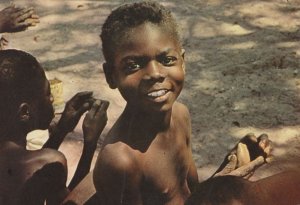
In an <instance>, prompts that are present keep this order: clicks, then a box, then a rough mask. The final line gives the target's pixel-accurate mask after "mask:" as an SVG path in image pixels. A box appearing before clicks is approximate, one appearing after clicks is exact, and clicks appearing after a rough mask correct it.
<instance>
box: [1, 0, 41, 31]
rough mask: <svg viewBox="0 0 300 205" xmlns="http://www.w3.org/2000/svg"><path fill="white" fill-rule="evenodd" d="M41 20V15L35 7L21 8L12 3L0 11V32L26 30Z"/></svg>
mask: <svg viewBox="0 0 300 205" xmlns="http://www.w3.org/2000/svg"><path fill="white" fill-rule="evenodd" d="M39 22H40V21H39V17H38V16H37V15H36V14H35V12H34V9H33V8H20V7H15V5H11V6H9V7H7V8H5V9H3V10H1V11H0V33H3V32H10V33H11V32H19V31H24V30H26V29H27V28H28V27H29V26H35V25H36V24H38V23H39Z"/></svg>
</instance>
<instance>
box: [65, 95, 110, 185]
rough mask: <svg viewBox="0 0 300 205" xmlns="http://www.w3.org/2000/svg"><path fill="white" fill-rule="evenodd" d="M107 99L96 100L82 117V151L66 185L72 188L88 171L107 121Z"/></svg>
mask: <svg viewBox="0 0 300 205" xmlns="http://www.w3.org/2000/svg"><path fill="white" fill-rule="evenodd" d="M108 106H109V102H108V101H100V100H96V101H95V102H94V104H93V106H92V108H91V110H90V111H89V112H88V113H87V115H86V116H85V118H84V121H83V125H82V130H83V137H84V145H83V151H82V154H81V157H80V160H79V163H78V166H77V169H76V171H75V174H74V176H73V178H72V180H71V182H70V184H69V186H68V188H69V189H70V190H72V189H73V188H74V187H75V186H76V185H77V184H78V183H79V182H80V181H81V180H82V179H83V178H84V177H85V176H86V175H87V173H88V172H89V171H90V167H91V162H92V159H93V156H94V152H95V150H96V147H97V142H98V139H99V137H100V134H101V133H102V131H103V129H104V127H105V125H106V122H107V113H106V111H107V108H108Z"/></svg>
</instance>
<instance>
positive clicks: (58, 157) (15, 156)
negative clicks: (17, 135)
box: [0, 142, 66, 165]
mask: <svg viewBox="0 0 300 205" xmlns="http://www.w3.org/2000/svg"><path fill="white" fill-rule="evenodd" d="M4 144H5V146H2V147H1V148H0V153H1V156H2V157H4V158H9V159H11V162H13V163H15V164H16V163H21V164H23V165H26V164H27V162H28V163H30V164H33V163H35V162H39V163H40V164H45V163H49V162H50V163H51V162H60V163H62V164H64V165H66V158H65V156H64V155H63V154H62V153H61V152H59V151H57V150H53V149H41V150H35V151H29V150H25V149H24V148H23V147H21V146H19V145H17V144H15V143H13V142H5V143H4Z"/></svg>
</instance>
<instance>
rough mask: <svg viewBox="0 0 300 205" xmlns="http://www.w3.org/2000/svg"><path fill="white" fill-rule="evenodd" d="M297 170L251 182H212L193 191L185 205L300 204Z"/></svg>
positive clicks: (228, 178)
mask: <svg viewBox="0 0 300 205" xmlns="http://www.w3.org/2000/svg"><path fill="white" fill-rule="evenodd" d="M299 176H300V170H291V171H286V172H282V173H279V174H276V175H273V176H270V177H267V178H265V179H261V180H259V181H255V182H250V181H247V180H245V179H243V178H240V177H236V176H222V177H216V178H211V179H209V180H207V181H205V182H203V183H201V184H199V185H198V186H197V187H196V190H195V192H194V193H193V194H192V195H191V197H190V198H189V199H188V200H187V202H186V203H185V204H186V205H253V204H255V205H282V204H284V205H295V204H299V202H300V195H299V190H300V177H299Z"/></svg>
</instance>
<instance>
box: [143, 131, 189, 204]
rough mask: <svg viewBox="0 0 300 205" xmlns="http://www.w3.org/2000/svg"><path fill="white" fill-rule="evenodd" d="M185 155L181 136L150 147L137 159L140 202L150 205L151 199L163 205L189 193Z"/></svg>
mask: <svg viewBox="0 0 300 205" xmlns="http://www.w3.org/2000/svg"><path fill="white" fill-rule="evenodd" d="M188 156H189V155H188V147H187V145H186V143H185V140H184V136H182V139H179V140H178V139H177V140H174V141H169V144H164V145H163V146H161V145H160V144H159V143H158V144H155V143H153V144H152V145H150V147H149V148H148V150H147V151H146V152H145V153H143V154H142V156H141V159H140V163H141V166H140V167H141V170H142V172H143V179H142V182H141V187H142V194H143V196H144V202H145V201H147V200H150V202H149V204H153V201H151V200H157V201H159V202H163V203H162V204H167V202H170V201H172V200H174V199H177V200H179V201H182V200H184V199H185V198H186V197H187V196H188V195H189V194H190V192H189V188H188V186H187V173H188V168H189V159H188ZM145 204H148V203H147V202H145ZM157 204H160V203H157ZM172 204H176V203H172Z"/></svg>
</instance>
